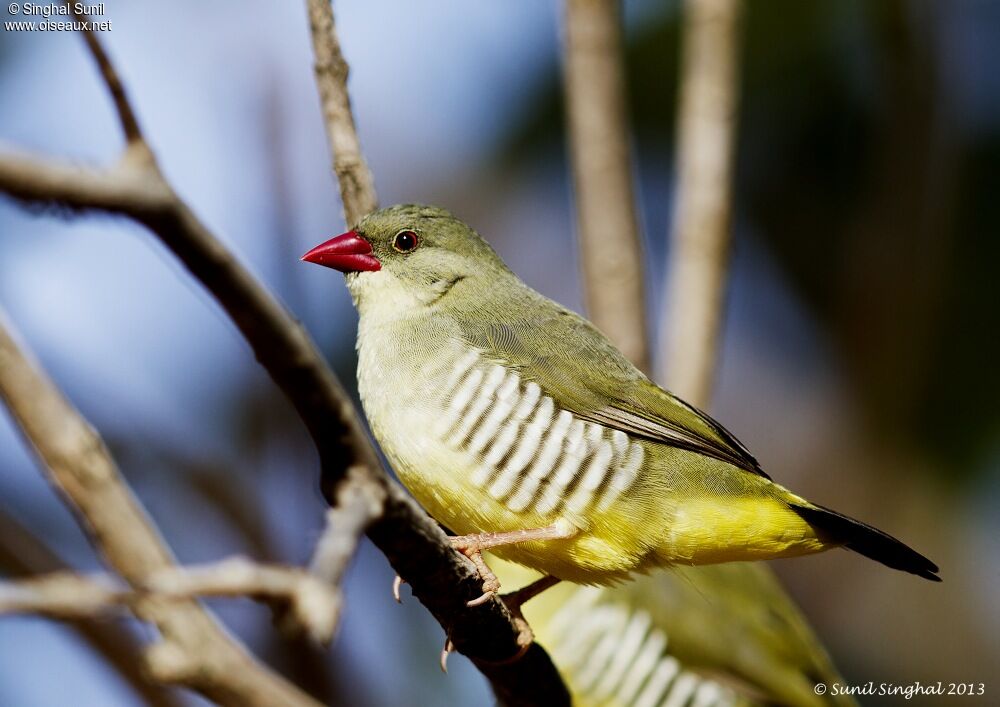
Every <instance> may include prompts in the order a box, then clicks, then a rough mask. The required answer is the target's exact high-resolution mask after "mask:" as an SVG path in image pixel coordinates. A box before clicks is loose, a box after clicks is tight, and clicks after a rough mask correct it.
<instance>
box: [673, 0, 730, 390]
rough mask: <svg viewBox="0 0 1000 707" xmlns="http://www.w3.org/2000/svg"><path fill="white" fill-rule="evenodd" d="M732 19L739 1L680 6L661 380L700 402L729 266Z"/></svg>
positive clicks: (708, 385) (707, 386) (694, 0)
mask: <svg viewBox="0 0 1000 707" xmlns="http://www.w3.org/2000/svg"><path fill="white" fill-rule="evenodd" d="M739 19H740V0H687V2H685V4H684V40H683V41H684V54H683V62H682V69H681V70H682V77H681V91H680V116H679V119H678V133H677V151H678V157H677V159H678V168H677V174H678V184H677V190H676V197H675V200H674V220H673V226H672V231H673V234H672V246H671V250H670V278H669V282H670V292H669V297H668V300H669V303H670V314H669V320H668V322H669V333H668V334H667V338H668V343H669V356H668V357H667V360H666V361H665V363H666V365H667V369H666V371H665V372H664V375H662V376H661V379H662V380H665V381H667V384H668V387H669V388H670V389H671V390H673V391H674V392H675V393H677V394H678V395H680V396H681V397H683V398H685V399H686V400H689V401H691V402H692V403H694V404H695V405H700V406H707V405H708V403H709V401H710V398H711V392H712V378H713V374H714V371H715V361H716V351H717V350H718V338H719V331H720V328H721V321H722V311H723V300H724V298H725V289H726V271H727V269H728V265H729V250H730V229H731V226H732V224H731V222H732V179H733V177H732V171H733V166H732V165H733V152H734V147H733V145H734V134H735V126H736V110H737V98H738V80H737V69H736V67H737V56H738V47H739ZM663 329H664V331H668V329H667V327H666V326H665V327H664V328H663Z"/></svg>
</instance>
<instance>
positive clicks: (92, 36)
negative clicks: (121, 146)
mask: <svg viewBox="0 0 1000 707" xmlns="http://www.w3.org/2000/svg"><path fill="white" fill-rule="evenodd" d="M65 2H66V5H68V6H69V8H70V11H71V12H72V13H73V16H74V17H75V18H76V19H77V20H78V21H84V20H86V19H87V18H86V17H81V16H80V13H79V12H77V7H76V3H75V2H73V1H72V0H65ZM81 34H83V39H84V41H85V42H86V43H87V48H88V49H89V50H90V54H91V56H93V57H94V61H96V62H97V68H98V69H99V70H100V72H101V76H102V77H103V79H104V83H105V84H106V85H107V87H108V91H110V92H111V99H112V101H114V104H115V110H116V111H117V112H118V122H120V123H121V126H122V132H124V133H125V140H126V141H127V142H128V143H129V144H132V143H138V142H141V141H142V131H140V130H139V121H138V120H137V119H136V117H135V112H134V111H133V110H132V104H131V103H129V100H128V96H127V95H126V94H125V86H124V85H123V84H122V81H121V79H120V78H119V77H118V72H117V71H116V70H115V66H114V64H112V63H111V60H110V59H109V58H108V55H107V52H105V51H104V47H103V46H102V45H101V40H100V39H98V38H97V34H96V33H95V32H90V31H84V32H82V33H81Z"/></svg>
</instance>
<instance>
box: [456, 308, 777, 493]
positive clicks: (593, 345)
mask: <svg viewBox="0 0 1000 707" xmlns="http://www.w3.org/2000/svg"><path fill="white" fill-rule="evenodd" d="M498 310H499V311H493V312H490V313H489V316H488V317H486V318H481V315H482V314H483V313H482V312H476V313H470V314H469V315H467V316H466V317H464V318H463V317H459V325H460V329H461V331H462V336H463V338H464V340H465V343H466V344H469V345H471V346H475V347H477V348H479V349H480V350H482V351H484V352H485V353H486V355H487V356H490V357H491V358H493V359H495V360H496V361H497V362H499V363H502V364H503V365H505V366H507V367H509V368H514V369H517V370H518V371H519V373H520V374H521V376H522V377H523V378H525V379H527V380H533V381H535V382H536V383H537V384H538V385H539V386H541V388H542V390H544V391H545V392H546V393H547V394H548V395H550V396H551V397H552V398H553V400H554V401H555V402H556V403H558V404H559V406H560V407H562V408H564V409H566V410H569V411H570V412H572V413H573V414H575V415H577V416H578V417H580V418H582V419H585V420H589V421H591V422H595V423H598V424H601V425H604V426H606V427H609V428H612V429H617V430H621V431H623V432H626V433H628V434H631V435H634V436H636V437H641V438H645V439H649V440H652V441H655V442H660V443H663V444H667V445H670V446H672V447H678V448H681V449H686V450H689V451H692V452H697V453H698V454H703V455H705V456H708V457H713V458H715V459H719V460H721V461H724V462H728V463H730V464H733V465H734V466H737V467H739V468H741V469H745V470H746V471H749V472H752V473H754V474H759V475H761V476H764V477H765V478H769V477H768V476H767V475H766V474H765V473H764V472H763V471H762V470H761V468H760V465H759V464H758V463H757V460H756V459H754V458H753V456H752V455H751V454H750V452H749V451H747V449H746V447H744V446H743V445H742V444H741V443H740V442H739V440H737V439H736V438H735V437H734V436H733V435H732V434H730V433H729V432H728V431H727V430H726V429H725V428H724V427H723V426H722V425H720V424H719V423H718V422H716V421H715V420H713V419H712V418H711V417H709V416H708V415H706V414H705V413H703V412H701V411H700V410H698V409H697V408H695V407H693V406H691V405H688V404H687V403H685V402H684V401H682V400H680V399H679V398H677V397H675V396H674V395H671V394H670V393H668V392H667V391H665V390H663V389H662V388H660V387H659V386H657V385H656V384H654V383H652V382H651V381H650V380H649V379H648V378H646V376H645V375H643V374H642V372H641V371H639V370H638V369H637V368H636V367H635V366H633V365H632V364H631V363H630V362H629V361H628V360H627V359H626V358H625V357H624V356H623V355H622V353H621V352H620V351H618V349H616V348H615V347H614V346H613V345H612V344H611V342H610V341H608V339H607V338H606V337H605V336H604V335H603V334H602V333H601V332H600V331H598V330H597V328H596V327H594V325H592V324H591V323H590V322H588V321H587V320H585V319H583V318H582V317H580V316H579V315H577V314H575V313H573V312H571V311H569V310H568V309H565V308H564V307H562V306H560V305H558V304H556V303H555V302H552V301H551V300H548V299H545V298H543V297H541V296H540V295H535V296H534V297H532V298H531V299H529V300H527V301H524V302H515V303H512V304H511V305H509V306H506V307H498Z"/></svg>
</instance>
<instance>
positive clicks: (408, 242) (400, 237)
mask: <svg viewBox="0 0 1000 707" xmlns="http://www.w3.org/2000/svg"><path fill="white" fill-rule="evenodd" d="M418 245H420V239H419V238H418V237H417V234H416V233H414V232H413V231H400V232H399V233H397V234H396V237H395V238H393V239H392V247H393V248H395V249H396V250H398V251H399V252H400V253H409V252H410V251H411V250H414V249H416V247H417V246H418Z"/></svg>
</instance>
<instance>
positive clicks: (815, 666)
mask: <svg viewBox="0 0 1000 707" xmlns="http://www.w3.org/2000/svg"><path fill="white" fill-rule="evenodd" d="M489 562H490V565H491V567H492V568H493V569H494V570H495V571H496V573H497V575H498V576H499V577H500V578H501V579H502V580H503V582H504V583H505V584H519V583H520V584H525V583H529V582H531V581H532V580H533V579H534V578H535V577H537V574H534V573H533V572H532V571H531V570H528V569H525V568H523V567H521V566H520V565H515V564H513V563H509V562H505V561H503V560H500V559H498V558H489ZM524 617H525V618H526V620H527V621H528V622H529V623H530V624H531V628H532V629H533V630H534V635H535V638H536V639H537V640H538V641H539V642H540V643H541V644H542V645H544V646H545V647H546V650H547V651H548V652H549V655H551V656H552V660H553V662H555V664H556V666H557V667H558V668H559V672H560V674H561V675H562V676H563V679H564V680H565V682H566V686H567V687H568V688H569V690H570V692H571V693H572V696H573V704H575V705H580V706H581V707H597V706H598V705H600V706H601V707H612V706H618V707H626V706H627V705H653V704H690V705H708V704H712V705H786V706H788V707H824V706H833V705H838V706H839V707H852V706H855V707H856V705H857V702H856V701H855V700H854V699H853V698H852V697H851V696H850V695H847V694H844V692H842V691H839V690H836V689H834V686H835V685H845V684H847V683H846V682H845V681H844V678H843V677H842V676H841V675H840V673H839V672H838V671H837V668H836V667H835V666H834V664H833V661H832V660H831V659H830V656H829V655H828V654H827V652H826V650H825V649H824V648H823V646H822V644H821V643H820V641H819V639H818V638H817V637H816V635H815V633H814V632H813V631H812V629H811V628H810V627H809V624H808V622H807V621H806V619H805V617H804V616H803V615H802V612H801V611H799V610H798V608H797V607H796V606H795V604H794V603H793V602H792V600H791V598H790V597H789V596H788V594H787V593H785V591H784V590H783V589H782V588H781V585H780V584H779V582H778V580H777V578H776V577H775V576H774V574H773V573H771V572H770V571H769V570H768V567H767V566H766V565H765V564H763V563H759V562H758V563H752V562H728V563H724V564H717V565H705V566H701V567H685V568H674V570H673V571H666V572H656V573H653V574H650V575H639V576H638V577H636V578H635V579H634V580H633V581H631V582H628V583H626V584H622V585H620V586H613V587H580V586H575V585H571V584H566V583H562V584H560V585H558V586H555V587H553V588H552V589H549V590H547V591H546V592H545V593H544V594H541V595H540V596H539V597H538V598H537V599H534V600H532V602H531V603H530V604H528V605H527V606H526V607H525V608H524ZM817 686H821V687H817Z"/></svg>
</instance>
